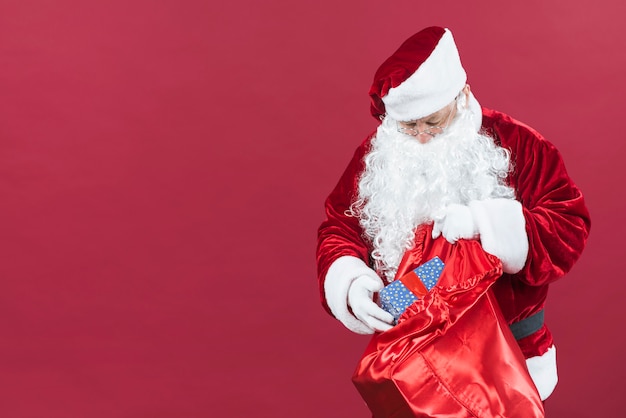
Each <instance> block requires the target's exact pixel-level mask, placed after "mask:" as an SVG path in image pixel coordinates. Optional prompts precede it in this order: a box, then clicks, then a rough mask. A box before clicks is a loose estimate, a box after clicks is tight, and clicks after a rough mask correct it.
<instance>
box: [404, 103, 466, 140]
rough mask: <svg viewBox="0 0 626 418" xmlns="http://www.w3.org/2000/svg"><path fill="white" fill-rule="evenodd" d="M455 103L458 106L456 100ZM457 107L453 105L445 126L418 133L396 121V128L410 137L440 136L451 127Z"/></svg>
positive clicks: (432, 127) (431, 127)
mask: <svg viewBox="0 0 626 418" xmlns="http://www.w3.org/2000/svg"><path fill="white" fill-rule="evenodd" d="M454 103H455V104H456V99H455V100H454ZM455 107H456V106H455V105H453V106H452V109H450V112H449V113H448V116H447V117H446V123H445V125H444V126H440V125H438V126H430V127H428V128H427V129H425V130H423V131H418V130H417V129H415V128H405V127H402V126H400V123H399V122H397V121H396V128H397V129H398V132H400V133H403V134H405V135H409V136H414V137H417V136H420V135H422V134H426V135H430V136H431V137H434V136H437V135H439V134H442V133H443V131H444V129H445V128H447V127H448V126H449V125H450V118H451V117H452V113H454V108H455ZM415 124H416V125H417V122H415Z"/></svg>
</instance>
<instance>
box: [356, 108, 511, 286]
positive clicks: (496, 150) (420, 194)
mask: <svg viewBox="0 0 626 418" xmlns="http://www.w3.org/2000/svg"><path fill="white" fill-rule="evenodd" d="M475 126H476V125H475V123H474V121H473V120H472V113H471V111H469V110H465V109H459V111H458V116H457V117H456V118H455V119H454V121H453V123H452V124H451V125H450V126H449V127H448V128H446V130H445V132H444V133H442V134H440V135H437V136H436V137H434V138H433V139H431V140H430V141H429V142H428V143H426V144H421V143H419V142H418V140H417V139H416V138H412V137H409V136H406V135H404V134H401V133H399V132H397V125H396V121H395V120H392V119H391V118H389V117H387V118H385V120H384V121H383V123H382V124H381V125H380V127H379V128H378V131H377V133H376V137H375V138H374V139H373V140H372V148H371V150H370V152H369V153H368V154H367V156H366V157H365V171H364V172H363V175H362V176H361V179H360V181H359V197H358V200H357V201H356V202H354V204H353V205H352V206H351V211H352V214H354V215H355V216H358V217H359V220H360V224H361V226H362V227H363V230H364V232H365V234H366V236H367V238H369V240H370V241H371V244H372V246H373V251H372V258H373V260H374V262H375V267H376V269H377V270H378V271H379V273H381V274H382V275H384V276H385V277H386V279H387V280H388V281H391V280H393V278H394V276H395V274H396V271H397V268H398V264H399V263H400V260H401V258H402V256H403V254H404V252H405V251H406V250H408V249H410V248H412V247H413V245H414V243H413V239H414V236H415V230H416V228H417V227H418V226H419V225H421V224H424V223H430V222H432V221H433V220H434V219H437V218H438V217H439V216H441V213H442V210H443V209H444V208H445V207H446V206H448V205H450V204H452V203H458V204H464V205H467V204H468V203H469V202H470V201H472V200H481V199H486V198H490V197H504V198H513V197H514V191H513V189H511V188H510V187H508V186H507V185H506V183H505V180H506V176H507V175H508V172H509V153H508V151H506V150H505V149H503V148H501V147H498V146H496V145H495V144H494V142H493V139H492V138H490V137H488V136H484V135H481V134H479V133H477V132H476V127H475Z"/></svg>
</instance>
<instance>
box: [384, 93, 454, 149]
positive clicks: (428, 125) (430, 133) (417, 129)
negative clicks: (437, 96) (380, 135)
mask: <svg viewBox="0 0 626 418" xmlns="http://www.w3.org/2000/svg"><path fill="white" fill-rule="evenodd" d="M455 105H456V100H455V101H454V102H452V103H450V104H449V105H448V106H446V107H444V108H443V109H441V110H439V111H438V112H435V113H433V114H431V115H428V116H426V117H424V118H420V119H415V120H410V121H406V122H403V121H397V122H396V125H397V130H398V132H400V133H403V134H405V135H408V136H412V137H414V138H415V139H416V140H417V141H418V142H420V143H421V144H426V143H427V142H429V141H430V140H431V139H433V138H434V137H435V136H437V135H440V134H442V133H443V132H444V131H445V129H446V128H447V127H448V126H449V125H450V122H451V121H452V120H453V118H454V116H455V115H456V106H455Z"/></svg>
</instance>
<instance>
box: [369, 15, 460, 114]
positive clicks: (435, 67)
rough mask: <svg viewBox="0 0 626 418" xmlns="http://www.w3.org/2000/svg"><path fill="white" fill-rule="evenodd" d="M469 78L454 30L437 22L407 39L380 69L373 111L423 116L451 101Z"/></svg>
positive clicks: (372, 97)
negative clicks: (452, 31) (453, 34)
mask: <svg viewBox="0 0 626 418" xmlns="http://www.w3.org/2000/svg"><path fill="white" fill-rule="evenodd" d="M466 81H467V75H466V74H465V70H464V69H463V66H462V65H461V59H460V57H459V51H458V50H457V48H456V45H455V43H454V38H453V37H452V33H451V32H450V30H448V29H445V28H441V27H437V26H433V27H429V28H426V29H423V30H421V31H420V32H418V33H416V34H415V35H413V36H411V37H410V38H409V39H407V40H406V41H405V42H404V43H403V44H402V45H401V46H400V48H398V50H397V51H396V52H394V53H393V55H391V56H390V57H389V58H388V59H387V60H386V61H385V62H384V63H383V64H382V65H381V66H380V67H379V68H378V70H377V71H376V75H375V76H374V82H373V84H372V87H371V89H370V97H371V99H372V105H371V112H372V115H373V116H374V117H375V118H377V119H380V118H381V117H382V116H384V115H385V114H388V115H389V116H391V117H392V118H394V119H396V120H400V121H408V120H415V119H420V118H423V117H425V116H428V115H430V114H432V113H434V112H436V111H438V110H440V109H442V108H444V107H445V106H446V105H447V104H449V103H450V102H451V101H452V100H454V98H455V97H456V96H457V95H458V94H459V93H460V91H461V90H462V89H463V87H464V86H465V83H466Z"/></svg>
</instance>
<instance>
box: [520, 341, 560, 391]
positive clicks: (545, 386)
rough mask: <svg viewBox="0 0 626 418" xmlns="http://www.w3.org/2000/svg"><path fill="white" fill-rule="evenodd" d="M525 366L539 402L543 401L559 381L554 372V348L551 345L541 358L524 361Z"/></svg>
mask: <svg viewBox="0 0 626 418" xmlns="http://www.w3.org/2000/svg"><path fill="white" fill-rule="evenodd" d="M526 366H527V367H528V373H530V377H531V378H532V379H533V382H534V383H535V386H536V387H537V392H539V396H540V397H541V400H542V401H545V400H546V399H548V396H550V395H551V394H552V392H553V391H554V388H555V387H556V384H557V383H558V381H559V376H558V374H557V370H556V347H555V346H554V345H553V346H552V347H550V348H548V351H546V352H545V353H544V354H542V355H541V356H535V357H531V358H529V359H526Z"/></svg>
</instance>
